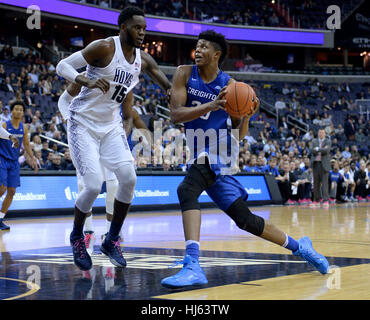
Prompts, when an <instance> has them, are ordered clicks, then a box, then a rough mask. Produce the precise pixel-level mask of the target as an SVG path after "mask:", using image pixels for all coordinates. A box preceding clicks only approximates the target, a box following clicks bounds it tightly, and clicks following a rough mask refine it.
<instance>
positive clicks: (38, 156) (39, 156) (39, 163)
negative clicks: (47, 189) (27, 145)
mask: <svg viewBox="0 0 370 320" xmlns="http://www.w3.org/2000/svg"><path fill="white" fill-rule="evenodd" d="M35 157H36V163H37V166H38V168H39V169H44V168H45V164H44V160H43V159H42V154H41V150H40V151H35Z"/></svg>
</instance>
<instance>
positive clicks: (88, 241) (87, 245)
mask: <svg viewBox="0 0 370 320" xmlns="http://www.w3.org/2000/svg"><path fill="white" fill-rule="evenodd" d="M91 236H92V235H91V234H89V233H88V234H86V235H85V246H86V249H88V248H89V245H90V239H91Z"/></svg>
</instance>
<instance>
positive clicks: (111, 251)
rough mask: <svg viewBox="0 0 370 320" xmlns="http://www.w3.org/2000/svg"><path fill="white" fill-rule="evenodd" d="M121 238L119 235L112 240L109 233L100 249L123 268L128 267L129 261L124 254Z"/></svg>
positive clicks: (111, 260) (117, 265)
mask: <svg viewBox="0 0 370 320" xmlns="http://www.w3.org/2000/svg"><path fill="white" fill-rule="evenodd" d="M120 239H121V238H120V237H119V236H117V239H115V240H111V239H109V236H108V235H107V236H106V237H105V238H104V241H103V242H102V244H101V246H100V250H101V252H103V253H104V254H105V255H107V256H108V257H109V260H110V262H111V263H112V264H113V265H115V266H116V267H121V268H123V267H126V264H127V263H126V260H125V258H124V257H123V255H122V250H121V245H120Z"/></svg>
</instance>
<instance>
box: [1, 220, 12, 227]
mask: <svg viewBox="0 0 370 320" xmlns="http://www.w3.org/2000/svg"><path fill="white" fill-rule="evenodd" d="M0 230H10V227H9V226H7V225H6V224H5V223H4V222H3V220H2V219H0Z"/></svg>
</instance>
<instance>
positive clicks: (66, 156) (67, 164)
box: [62, 148, 75, 170]
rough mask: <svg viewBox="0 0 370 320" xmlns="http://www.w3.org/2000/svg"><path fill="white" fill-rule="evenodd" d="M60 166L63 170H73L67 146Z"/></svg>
mask: <svg viewBox="0 0 370 320" xmlns="http://www.w3.org/2000/svg"><path fill="white" fill-rule="evenodd" d="M62 168H63V170H75V167H74V165H73V163H72V159H71V154H70V152H69V149H68V148H66V149H65V151H64V159H63V161H62Z"/></svg>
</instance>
